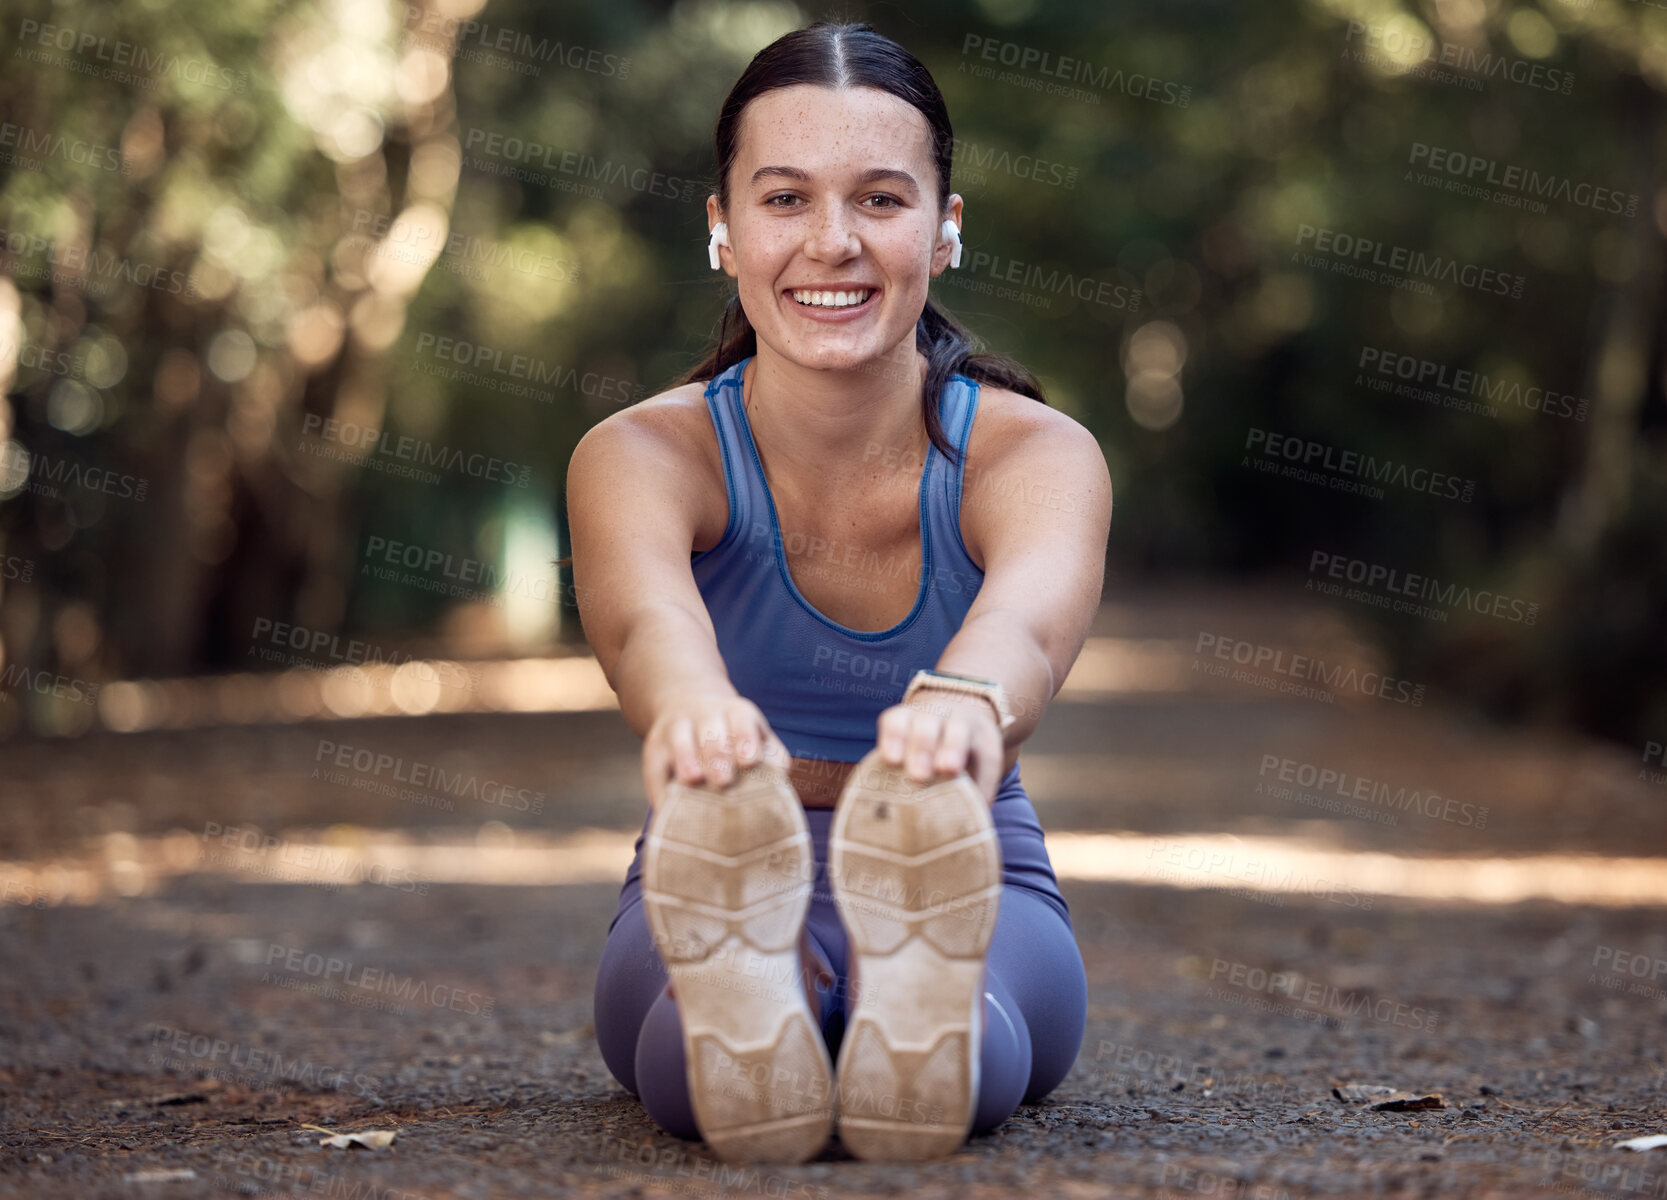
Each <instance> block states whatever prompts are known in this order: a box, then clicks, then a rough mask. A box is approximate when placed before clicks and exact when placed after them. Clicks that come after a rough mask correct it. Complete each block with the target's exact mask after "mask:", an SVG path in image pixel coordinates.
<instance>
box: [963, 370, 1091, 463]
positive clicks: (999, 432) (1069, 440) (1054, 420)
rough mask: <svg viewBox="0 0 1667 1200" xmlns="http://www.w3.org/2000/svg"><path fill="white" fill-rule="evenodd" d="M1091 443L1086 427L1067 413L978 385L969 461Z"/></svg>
mask: <svg viewBox="0 0 1667 1200" xmlns="http://www.w3.org/2000/svg"><path fill="white" fill-rule="evenodd" d="M1094 441H1095V439H1094V435H1093V434H1092V433H1090V432H1089V431H1088V428H1087V427H1086V426H1084V425H1083V424H1082V422H1080V421H1078V420H1077V419H1076V418H1075V417H1073V416H1071V415H1070V414H1069V413H1066V412H1063V411H1061V410H1060V409H1058V408H1054V407H1052V406H1051V405H1047V404H1043V403H1042V402H1041V401H1040V400H1037V399H1035V398H1034V397H1032V396H1026V395H1025V394H1024V393H1022V392H1015V391H1013V390H1012V389H1011V388H1006V387H1002V386H1001V385H1000V384H995V383H980V384H979V385H978V412H977V414H976V416H975V417H974V420H973V427H972V436H971V437H970V438H969V439H968V443H967V457H968V458H969V459H970V460H991V459H997V458H1000V457H1005V456H1007V455H1009V454H1011V453H1013V452H1015V451H1029V452H1032V453H1033V452H1034V451H1035V450H1037V449H1038V448H1047V447H1057V448H1059V449H1068V448H1072V447H1082V446H1084V445H1085V443H1087V442H1094Z"/></svg>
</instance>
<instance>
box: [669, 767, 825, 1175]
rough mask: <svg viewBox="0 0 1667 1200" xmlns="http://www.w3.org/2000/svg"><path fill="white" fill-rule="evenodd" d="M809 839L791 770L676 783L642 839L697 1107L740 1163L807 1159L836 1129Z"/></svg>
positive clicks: (703, 1128)
mask: <svg viewBox="0 0 1667 1200" xmlns="http://www.w3.org/2000/svg"><path fill="white" fill-rule="evenodd" d="M814 866H815V862H814V857H813V851H812V848H811V841H810V830H809V827H808V826H807V825H806V823H805V817H804V811H803V808H802V806H801V805H800V802H799V798H798V795H797V794H796V793H795V792H794V791H793V788H792V785H791V784H790V783H789V782H788V780H787V776H786V774H785V773H784V772H782V771H781V769H780V768H778V767H775V766H772V765H770V764H767V763H757V764H754V765H753V766H750V767H746V768H743V769H742V770H741V771H739V772H738V773H737V775H736V778H735V781H734V782H733V783H732V784H731V785H730V786H729V787H728V788H726V789H724V790H723V791H715V790H709V789H706V788H692V787H685V786H683V785H681V784H678V783H676V782H675V781H674V782H673V783H671V784H670V785H669V786H668V787H667V790H666V796H665V799H664V800H663V801H662V802H661V805H660V807H659V809H658V810H657V811H656V812H655V813H654V815H653V817H652V818H651V820H650V822H649V828H648V834H647V836H646V837H645V838H644V840H643V876H642V877H643V907H644V911H645V915H646V916H647V918H648V927H649V931H650V933H651V934H652V935H653V938H654V944H655V946H656V948H657V949H658V950H659V953H660V957H661V959H662V960H663V961H664V962H665V964H666V971H667V973H668V974H669V975H670V976H671V979H672V984H673V988H674V991H675V993H676V998H677V1007H678V1017H679V1020H680V1024H681V1025H682V1030H683V1049H684V1061H685V1064H686V1068H687V1073H688V1080H689V1101H690V1104H691V1106H692V1108H693V1110H694V1115H695V1123H696V1124H697V1125H698V1126H699V1127H700V1132H701V1135H702V1136H703V1137H704V1138H705V1139H706V1141H707V1144H708V1145H709V1146H711V1148H712V1151H713V1152H714V1153H715V1154H717V1155H718V1157H720V1158H722V1159H724V1160H726V1161H729V1162H778V1163H789V1162H803V1161H804V1160H805V1159H808V1158H811V1157H813V1156H814V1155H816V1154H817V1153H818V1152H819V1151H820V1150H821V1149H822V1148H823V1147H824V1146H825V1145H826V1144H827V1141H828V1137H829V1135H830V1134H831V1133H832V1131H833V1064H832V1062H831V1060H830V1059H829V1057H828V1049H827V1046H826V1045H825V1044H824V1042H823V1040H822V1031H821V1028H820V1026H819V1024H818V1022H817V1019H816V1015H815V1014H814V1013H813V1012H812V1010H811V1007H810V1002H809V1000H808V999H807V998H806V996H805V991H804V984H803V979H802V975H801V965H800V960H799V952H798V944H799V931H800V929H801V928H802V927H803V925H804V918H805V912H806V910H807V909H808V908H809V906H810V892H811V886H812V879H813V871H814Z"/></svg>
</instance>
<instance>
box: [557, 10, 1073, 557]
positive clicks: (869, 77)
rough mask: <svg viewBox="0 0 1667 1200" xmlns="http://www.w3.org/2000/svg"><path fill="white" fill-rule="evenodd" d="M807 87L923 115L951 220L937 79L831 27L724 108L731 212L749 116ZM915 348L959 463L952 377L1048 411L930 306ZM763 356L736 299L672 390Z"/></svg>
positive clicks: (931, 417)
mask: <svg viewBox="0 0 1667 1200" xmlns="http://www.w3.org/2000/svg"><path fill="white" fill-rule="evenodd" d="M807 83H808V84H813V85H816V86H818V87H829V88H842V87H871V88H878V89H879V90H880V91H883V92H887V93H889V94H891V95H893V96H896V97H897V98H898V99H900V100H903V101H905V102H906V103H908V104H911V105H913V106H914V107H915V108H916V109H918V110H919V112H920V114H921V115H922V116H924V117H925V118H926V124H927V126H928V128H929V130H930V131H931V137H932V157H933V160H934V162H935V164H936V166H937V173H938V204H939V206H940V209H941V210H942V211H945V212H947V211H948V206H949V176H950V167H951V165H952V162H953V159H954V152H955V135H954V132H953V130H952V129H951V127H950V123H949V109H948V107H947V106H946V105H945V104H944V98H943V93H942V92H940V91H939V90H938V85H937V83H936V82H935V81H934V80H933V78H932V73H931V72H930V71H928V70H927V69H926V67H925V66H924V64H922V63H921V61H920V60H919V59H917V58H916V57H915V56H914V55H912V54H910V53H909V52H908V51H907V50H905V49H904V48H903V47H902V46H899V45H898V44H897V43H896V42H894V41H892V40H891V39H890V38H888V37H886V36H885V35H884V34H880V33H876V32H875V31H874V28H873V26H871V25H867V24H860V23H859V24H846V25H841V24H834V23H832V22H828V21H818V22H816V24H814V25H809V26H806V27H805V28H804V29H797V30H794V31H793V32H792V33H787V34H783V35H782V36H781V37H779V38H777V39H776V40H775V41H773V42H771V43H770V44H769V45H768V46H766V47H764V49H762V50H760V51H759V52H758V53H757V54H756V55H755V56H754V57H753V60H752V62H750V63H748V64H747V69H746V70H745V71H743V72H741V77H740V78H739V79H737V80H736V81H735V86H734V87H733V88H731V89H730V91H729V95H728V96H727V97H726V98H725V99H724V103H723V107H722V109H720V110H719V112H718V124H717V129H716V130H715V132H714V138H713V140H714V142H715V143H716V149H717V161H718V179H717V184H716V186H715V187H714V189H713V190H714V191H716V192H717V194H718V203H719V204H720V205H721V206H722V207H724V208H726V209H727V208H728V207H729V172H730V168H731V167H733V166H734V165H735V159H736V156H737V155H738V154H739V152H740V133H741V114H742V113H743V112H744V111H746V107H747V105H749V104H751V103H752V102H753V101H754V100H756V99H757V98H758V97H759V96H762V95H763V94H764V93H766V92H770V91H774V90H775V89H777V88H784V87H793V86H795V85H798V84H807ZM915 346H916V347H917V348H918V349H919V350H920V352H921V353H923V354H925V355H926V363H927V366H926V380H925V383H924V385H923V386H922V388H921V396H920V411H921V416H922V418H923V419H924V420H925V423H926V436H927V437H928V438H930V439H931V442H932V444H933V445H934V446H936V447H937V448H938V451H939V452H940V453H941V454H943V456H944V457H945V458H947V459H949V460H950V461H951V462H955V461H956V458H957V455H956V452H955V447H954V446H953V445H952V444H951V443H950V441H949V438H948V436H947V435H946V434H945V433H944V430H943V423H942V422H941V421H939V420H938V405H937V397H938V396H939V395H940V394H941V393H942V392H943V389H944V385H945V384H947V383H948V382H949V379H950V376H952V375H955V374H961V375H965V376H967V377H968V378H970V379H975V380H978V381H979V382H981V383H990V384H994V385H996V386H997V387H1003V388H1007V389H1009V390H1011V391H1014V392H1017V393H1019V394H1020V395H1021V396H1029V397H1030V398H1031V399H1033V400H1038V401H1040V402H1041V403H1043V404H1046V403H1047V402H1048V401H1047V397H1046V396H1045V395H1043V392H1042V385H1041V383H1040V382H1039V381H1038V380H1037V378H1036V376H1035V375H1033V374H1031V372H1030V371H1029V370H1028V369H1027V368H1026V367H1024V366H1023V365H1021V364H1020V363H1018V362H1016V361H1015V360H1013V359H1011V358H1009V357H1007V356H1006V355H1005V354H988V353H985V352H984V351H983V347H982V343H981V342H980V341H979V339H978V338H977V337H976V336H975V335H974V334H973V333H972V332H971V331H970V330H968V329H967V328H966V327H965V326H964V325H962V324H961V323H960V322H959V321H957V320H956V319H955V318H954V317H953V316H951V315H950V314H949V312H948V311H947V310H946V309H944V308H943V307H942V306H941V305H939V304H938V303H937V302H936V301H934V300H932V299H931V298H930V297H928V298H927V300H926V305H925V308H924V309H922V311H921V314H920V318H919V320H918V321H916V323H915ZM757 352H758V334H757V333H756V332H755V331H754V330H753V327H752V324H751V322H749V321H748V320H747V314H746V312H745V310H744V309H742V307H741V297H740V295H739V294H737V295H733V296H731V297H730V298H729V301H728V303H726V304H725V305H724V311H723V318H722V320H721V321H720V322H719V325H718V335H717V339H716V341H715V342H714V343H713V344H712V345H711V346H710V347H709V348H708V350H707V351H706V353H705V355H704V356H703V357H702V358H701V360H700V361H699V362H698V363H696V364H695V365H694V366H693V367H691V368H690V369H689V370H687V371H685V372H684V373H683V374H682V375H680V376H679V377H678V378H677V379H675V380H673V381H672V382H673V384H674V385H677V384H685V383H694V382H696V381H697V380H708V379H711V378H713V377H714V376H716V375H718V374H720V373H722V372H723V371H725V370H728V369H729V368H730V367H732V366H734V365H735V364H736V363H738V362H740V361H741V360H742V359H744V358H747V357H749V356H751V355H753V354H756V353H757ZM572 561H573V560H572V558H571V557H568V558H564V559H558V560H557V563H556V565H557V566H566V565H568V564H570V563H571V562H572Z"/></svg>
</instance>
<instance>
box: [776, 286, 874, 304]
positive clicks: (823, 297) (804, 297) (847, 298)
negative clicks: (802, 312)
mask: <svg viewBox="0 0 1667 1200" xmlns="http://www.w3.org/2000/svg"><path fill="white" fill-rule="evenodd" d="M871 295H873V292H872V291H871V290H870V289H867V288H859V289H857V290H856V291H854V292H813V291H808V290H806V289H803V288H801V289H798V290H795V291H794V293H793V299H795V300H797V301H798V302H799V303H800V304H809V305H813V306H815V307H818V308H852V307H854V306H856V305H858V304H866V303H867V302H868V298H869V296H871Z"/></svg>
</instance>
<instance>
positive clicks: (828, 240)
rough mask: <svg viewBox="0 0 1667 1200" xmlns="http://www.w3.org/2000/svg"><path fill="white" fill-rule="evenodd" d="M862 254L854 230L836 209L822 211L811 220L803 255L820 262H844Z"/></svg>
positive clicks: (859, 242) (860, 243)
mask: <svg viewBox="0 0 1667 1200" xmlns="http://www.w3.org/2000/svg"><path fill="white" fill-rule="evenodd" d="M861 253H862V242H861V241H860V240H859V239H858V238H857V234H856V230H854V229H853V228H852V227H851V225H850V223H849V222H848V221H847V220H846V219H845V218H844V216H843V214H842V213H841V212H840V211H839V210H838V208H832V209H823V211H822V212H820V213H818V214H816V215H815V216H813V217H812V219H811V225H810V232H809V235H808V236H807V237H806V238H805V254H806V255H808V256H809V257H811V258H814V259H817V260H818V261H821V262H844V261H845V260H846V259H850V258H855V257H856V256H857V255H859V254H861Z"/></svg>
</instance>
